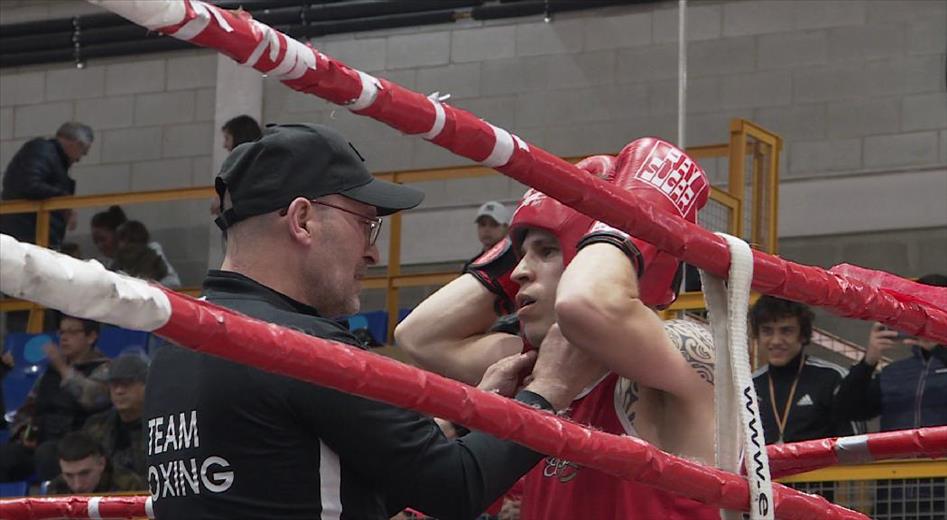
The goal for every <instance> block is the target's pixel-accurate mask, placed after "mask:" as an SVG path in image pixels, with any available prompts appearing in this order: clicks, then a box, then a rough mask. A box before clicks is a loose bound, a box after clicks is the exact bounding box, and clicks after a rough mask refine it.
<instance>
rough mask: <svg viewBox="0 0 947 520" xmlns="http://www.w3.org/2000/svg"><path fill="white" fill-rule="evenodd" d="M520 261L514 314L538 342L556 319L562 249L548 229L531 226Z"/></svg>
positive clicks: (529, 336)
mask: <svg viewBox="0 0 947 520" xmlns="http://www.w3.org/2000/svg"><path fill="white" fill-rule="evenodd" d="M520 254H521V255H522V257H521V260H520V263H519V264H517V266H516V269H514V270H513V273H512V277H513V280H514V281H515V282H517V283H519V284H520V290H519V292H518V293H516V306H517V309H518V311H517V315H518V317H519V319H520V326H521V327H522V329H523V334H524V335H525V336H526V339H528V340H529V342H530V343H532V344H533V345H535V346H537V347H538V346H539V345H540V344H542V342H543V338H545V337H546V332H548V331H549V328H550V327H552V325H553V324H554V323H555V322H556V313H555V304H556V287H558V286H559V278H560V277H561V276H562V271H563V265H562V249H561V248H560V247H559V240H558V239H557V238H556V237H555V235H553V234H552V233H550V232H548V231H544V230H541V229H531V230H529V231H527V233H526V236H525V237H524V238H523V244H522V250H521V251H520Z"/></svg>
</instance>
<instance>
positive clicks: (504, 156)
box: [480, 123, 513, 168]
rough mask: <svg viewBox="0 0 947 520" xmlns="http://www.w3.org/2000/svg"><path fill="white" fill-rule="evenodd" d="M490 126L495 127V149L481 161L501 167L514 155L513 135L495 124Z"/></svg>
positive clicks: (484, 163)
mask: <svg viewBox="0 0 947 520" xmlns="http://www.w3.org/2000/svg"><path fill="white" fill-rule="evenodd" d="M487 124H488V125H489V124H490V123H487ZM490 128H492V129H493V135H494V137H496V141H495V142H494V144H493V151H491V152H490V155H489V156H487V158H486V159H484V160H483V161H480V164H482V165H484V166H487V167H490V168H499V167H500V166H503V165H504V164H506V163H508V162H510V157H512V156H513V136H511V135H510V133H509V132H507V131H506V130H504V129H502V128H499V127H496V126H493V125H490Z"/></svg>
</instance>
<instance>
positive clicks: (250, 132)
mask: <svg viewBox="0 0 947 520" xmlns="http://www.w3.org/2000/svg"><path fill="white" fill-rule="evenodd" d="M220 131H221V133H222V134H223V135H224V150H227V151H228V152H229V151H232V150H233V149H234V148H236V147H237V146H239V145H241V144H243V143H249V142H253V141H256V140H257V139H259V138H260V137H262V136H263V132H262V131H261V130H260V125H259V123H257V122H256V119H253V118H252V117H250V116H248V115H240V116H237V117H235V118H233V119H231V120H229V121H227V122H226V123H224V126H222V127H220Z"/></svg>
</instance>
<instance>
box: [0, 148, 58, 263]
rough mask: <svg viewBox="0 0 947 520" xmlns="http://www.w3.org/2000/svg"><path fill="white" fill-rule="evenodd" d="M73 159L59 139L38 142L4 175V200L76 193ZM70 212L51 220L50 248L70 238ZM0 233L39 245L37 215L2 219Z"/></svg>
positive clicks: (0, 195)
mask: <svg viewBox="0 0 947 520" xmlns="http://www.w3.org/2000/svg"><path fill="white" fill-rule="evenodd" d="M69 166H70V163H69V158H68V157H67V156H66V152H65V151H64V150H63V149H62V146H61V145H60V144H59V141H57V140H56V139H43V138H36V139H33V140H30V141H27V142H26V143H24V144H23V146H22V147H21V148H20V149H19V151H17V152H16V155H14V156H13V159H11V160H10V164H9V165H7V169H6V172H5V173H4V175H3V192H2V193H0V199H2V200H16V199H30V200H42V199H48V198H51V197H59V196H63V195H72V194H74V193H75V192H76V181H74V180H73V179H72V178H71V177H69ZM66 217H67V212H66V211H54V212H53V213H52V215H50V219H49V246H50V247H51V248H54V249H56V248H58V247H59V245H60V244H61V243H62V240H63V237H64V236H65V235H66ZM0 232H3V233H6V234H8V235H11V236H13V237H14V238H16V239H17V240H19V241H21V242H29V243H31V244H32V243H36V213H16V214H11V215H3V216H0Z"/></svg>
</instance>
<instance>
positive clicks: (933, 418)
mask: <svg viewBox="0 0 947 520" xmlns="http://www.w3.org/2000/svg"><path fill="white" fill-rule="evenodd" d="M917 281H918V283H921V284H924V285H933V286H937V287H947V276H944V275H940V274H929V275H926V276H922V277H921V278H919V279H918V280H917ZM898 343H902V344H904V345H907V346H909V347H911V356H909V357H907V358H904V359H901V360H898V361H895V362H893V363H891V364H890V365H888V366H887V367H885V368H884V370H882V371H881V372H879V373H878V375H877V376H875V377H872V374H873V373H874V372H875V368H876V367H877V366H878V362H879V361H880V360H881V356H882V354H884V353H885V351H887V350H889V349H891V348H892V347H894V346H895V345H897V344H898ZM837 401H838V408H839V410H840V411H841V412H842V413H843V414H844V416H845V417H847V418H849V419H853V420H868V419H873V418H875V417H878V416H879V415H880V416H881V431H891V430H902V429H906V428H921V427H925V426H943V425H947V347H945V346H944V345H941V344H938V343H937V342H936V341H932V340H928V339H923V338H914V337H908V336H905V335H904V334H902V333H900V332H898V331H896V330H892V329H888V328H886V327H885V326H884V325H882V324H880V323H875V324H874V326H873V327H872V328H871V333H870V334H869V336H868V347H866V349H865V357H864V358H863V359H862V360H861V361H860V362H859V363H857V364H856V365H854V366H852V369H851V371H850V372H849V374H848V377H846V378H845V380H844V381H842V386H841V388H840V389H839V393H838V396H837Z"/></svg>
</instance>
